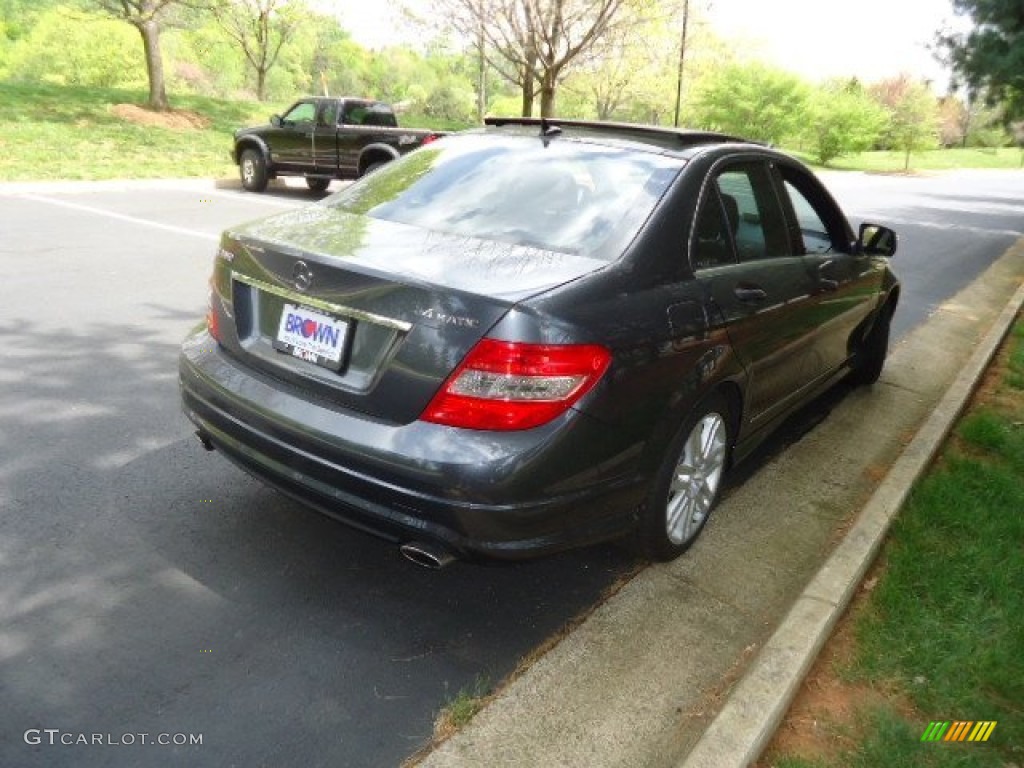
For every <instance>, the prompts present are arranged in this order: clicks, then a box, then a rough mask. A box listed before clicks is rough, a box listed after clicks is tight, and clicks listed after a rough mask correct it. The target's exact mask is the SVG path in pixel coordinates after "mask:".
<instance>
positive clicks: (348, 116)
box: [342, 101, 398, 128]
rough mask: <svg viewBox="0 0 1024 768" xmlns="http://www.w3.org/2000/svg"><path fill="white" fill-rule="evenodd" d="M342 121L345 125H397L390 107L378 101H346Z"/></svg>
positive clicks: (392, 126)
mask: <svg viewBox="0 0 1024 768" xmlns="http://www.w3.org/2000/svg"><path fill="white" fill-rule="evenodd" d="M342 122H343V123H344V124H345V125H379V126H385V127H389V128H394V127H395V126H397V125H398V121H397V120H395V113H394V112H393V111H392V109H391V107H389V106H388V105H387V104H382V103H379V102H378V103H374V102H359V101H349V102H346V103H345V111H344V112H343V113H342Z"/></svg>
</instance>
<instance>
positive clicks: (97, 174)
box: [0, 83, 287, 181]
mask: <svg viewBox="0 0 1024 768" xmlns="http://www.w3.org/2000/svg"><path fill="white" fill-rule="evenodd" d="M145 101H146V93H145V92H143V91H124V90H118V89H111V88H80V87H63V86H52V85H38V84H22V83H18V84H13V83H0V104H4V105H5V109H4V127H3V130H2V131H0V180H3V181H26V180H37V179H110V178H157V177H184V176H223V175H234V173H235V170H234V167H233V166H232V163H231V160H230V158H229V156H228V152H229V151H230V149H231V134H232V132H233V131H234V130H235V129H237V128H240V127H242V126H244V125H253V124H256V123H261V122H265V121H266V120H267V118H268V117H269V115H270V114H271V113H272V112H275V111H279V110H280V108H281V107H282V105H280V104H260V103H258V102H244V101H224V100H221V99H211V98H206V97H203V96H190V95H175V96H173V97H172V99H171V101H172V104H173V106H174V111H172V112H170V113H154V112H150V111H148V110H145V109H143V108H141V107H140V106H139V105H141V104H144V103H145ZM284 106H287V105H284Z"/></svg>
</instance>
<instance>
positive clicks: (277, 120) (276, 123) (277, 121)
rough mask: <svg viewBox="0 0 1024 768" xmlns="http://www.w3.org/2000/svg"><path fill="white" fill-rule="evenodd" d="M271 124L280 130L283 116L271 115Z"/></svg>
mask: <svg viewBox="0 0 1024 768" xmlns="http://www.w3.org/2000/svg"><path fill="white" fill-rule="evenodd" d="M270 124H271V125H272V126H274V127H275V128H280V127H281V116H280V115H271V116H270Z"/></svg>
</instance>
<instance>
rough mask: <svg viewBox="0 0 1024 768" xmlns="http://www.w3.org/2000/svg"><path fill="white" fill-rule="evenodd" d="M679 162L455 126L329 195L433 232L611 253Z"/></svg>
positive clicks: (352, 208) (354, 209) (346, 205)
mask: <svg viewBox="0 0 1024 768" xmlns="http://www.w3.org/2000/svg"><path fill="white" fill-rule="evenodd" d="M684 163H685V161H683V160H680V159H677V158H669V157H665V156H662V155H659V154H655V153H648V152H642V151H636V150H632V149H623V148H619V147H608V146H602V145H597V144H588V143H585V142H580V141H572V140H566V139H563V140H557V141H550V140H544V139H542V138H540V137H534V136H516V137H508V136H494V135H492V134H477V135H461V136H453V137H450V138H447V139H441V140H439V141H435V142H433V143H431V144H429V145H427V146H426V147H423V148H422V149H419V150H417V151H416V152H412V153H410V154H409V155H406V156H405V157H403V158H401V159H400V160H396V161H394V162H392V163H389V164H388V165H386V166H384V167H383V168H382V169H381V170H379V171H377V172H376V173H373V174H371V175H370V176H368V177H366V178H365V180H363V181H362V182H360V183H358V184H354V185H352V186H351V187H348V188H347V189H345V190H343V191H342V192H340V193H338V194H337V195H335V196H334V197H332V198H329V199H328V201H327V202H326V204H328V205H333V206H338V207H340V208H343V209H345V210H347V211H349V212H351V213H360V214H366V215H368V216H372V217H374V218H378V219H385V220H388V221H395V222H400V223H403V224H410V225H413V226H417V227H422V228H424V229H429V230H433V231H436V232H443V233H447V234H453V235H463V236H468V237H475V238H481V239H485V240H495V241H499V242H506V243H514V244H517V245H525V246H533V247H535V248H541V249H544V250H548V251H557V252H560V253H570V254H577V255H584V256H588V257H591V258H600V259H604V260H608V261H611V260H614V259H615V258H617V257H618V256H619V255H621V253H622V250H623V249H624V248H625V246H626V245H627V244H628V243H629V241H631V240H632V238H633V237H634V236H635V235H636V233H637V231H638V230H639V228H640V227H641V226H642V225H643V223H644V221H646V219H647V217H648V216H649V215H650V213H651V211H652V210H653V209H654V206H655V205H656V204H657V202H658V201H659V200H660V199H661V197H662V195H663V194H664V193H665V190H666V189H667V188H668V185H669V184H670V183H671V182H672V180H673V179H674V178H675V177H676V175H677V174H678V173H679V171H680V169H681V168H682V167H683V165H684Z"/></svg>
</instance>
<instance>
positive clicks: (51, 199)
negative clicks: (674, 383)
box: [0, 173, 1024, 767]
mask: <svg viewBox="0 0 1024 768" xmlns="http://www.w3.org/2000/svg"><path fill="white" fill-rule="evenodd" d="M827 182H828V183H829V185H830V187H832V189H833V191H834V192H835V194H836V196H837V198H838V199H839V200H840V202H841V203H843V204H844V206H846V207H847V210H848V211H849V212H850V213H851V214H852V215H855V216H856V217H858V218H866V219H871V220H875V221H880V222H881V223H888V224H892V225H893V226H895V227H896V228H897V229H898V230H899V231H900V233H901V235H902V241H901V249H900V252H899V253H898V255H897V257H896V266H897V268H898V270H899V272H900V274H901V276H902V277H903V279H904V283H905V291H904V302H903V306H902V307H901V310H900V312H899V313H898V314H897V318H896V329H897V333H903V332H905V331H906V330H907V329H909V328H910V327H912V326H913V325H915V324H917V323H918V322H921V321H923V320H924V319H925V318H927V316H928V314H929V312H930V311H932V310H933V309H934V308H935V307H936V306H938V305H939V304H940V303H942V302H943V301H944V300H945V299H946V298H948V297H949V296H950V295H952V294H953V293H954V292H955V291H956V290H957V289H958V288H960V287H961V286H962V285H964V284H966V283H967V282H969V281H970V279H971V278H972V277H973V276H975V275H976V274H978V273H980V272H981V271H982V270H983V269H984V268H985V267H986V266H987V265H988V264H989V263H991V261H993V260H994V259H995V258H996V257H997V256H998V255H999V254H1000V253H1002V251H1003V250H1004V249H1005V248H1006V247H1007V246H1008V245H1009V244H1010V243H1011V242H1013V240H1014V239H1016V237H1017V236H1019V235H1020V234H1021V233H1024V203H1022V201H1024V174H1018V173H1001V174H959V175H957V177H956V178H949V177H937V178H934V179H927V178H926V179H899V178H890V177H874V176H872V177H868V176H860V175H844V176H833V175H830V176H828V177H827ZM310 199H311V198H310V196H309V195H308V194H306V193H305V192H301V191H294V190H289V191H284V192H277V193H274V194H272V195H264V196H254V195H247V194H243V193H236V192H230V191H222V190H213V189H210V188H209V186H208V185H206V186H203V185H200V184H196V183H188V182H181V183H170V182H164V183H132V184H127V183H126V184H123V185H119V184H99V185H85V184H69V185H56V186H42V187H32V186H27V185H18V186H13V185H11V186H6V187H5V186H0V509H2V511H0V765H4V766H7V765H10V766H31V765H46V766H61V765H75V766H100V765H136V764H137V765H147V766H160V765H180V764H182V763H187V764H195V765H218V766H231V765H237V766H247V767H248V766H259V765H267V766H285V765H302V766H317V765H330V766H339V765H340V766H394V765H397V764H399V763H400V762H401V761H402V759H403V758H404V757H405V756H407V755H408V754H410V753H411V752H413V751H415V750H416V749H417V748H418V747H419V746H421V745H422V744H423V743H424V742H425V741H426V739H428V738H429V735H430V732H431V728H432V721H433V718H434V715H435V713H436V712H437V710H438V709H439V708H440V707H441V706H442V705H443V704H444V703H445V701H446V700H448V699H450V698H452V697H454V696H455V695H456V694H457V693H458V692H459V691H460V690H464V689H471V688H473V687H474V685H476V684H477V682H478V681H479V682H480V684H482V685H486V684H488V683H490V682H494V681H497V680H499V679H501V678H502V677H503V676H505V675H506V674H507V673H508V672H509V671H511V670H512V669H513V668H514V666H515V665H516V663H517V662H518V660H519V659H520V658H521V657H523V656H524V655H526V654H527V653H529V652H530V650H531V649H533V648H534V647H535V646H536V645H537V644H538V643H540V642H541V641H543V640H544V639H545V638H547V637H549V636H550V635H551V634H552V633H553V632H556V631H558V630H559V629H560V628H561V627H563V626H564V625H565V624H566V623H567V622H568V621H570V620H571V619H573V618H574V617H576V616H578V615H580V614H581V613H584V612H586V611H587V610H588V609H589V607H590V606H592V605H593V604H594V603H595V601H597V600H598V599H599V598H600V595H601V594H602V592H603V591H605V590H606V589H607V588H608V587H609V586H610V585H612V584H613V583H614V582H615V581H616V579H617V578H619V576H620V575H622V574H624V573H627V572H628V571H630V570H631V569H632V568H633V567H635V565H636V563H635V562H634V561H633V560H632V559H631V558H630V556H629V555H627V554H625V553H624V552H623V551H621V550H620V549H618V548H617V547H614V546H605V547H597V548H593V549H590V550H587V551H583V552H578V553H571V554H566V555H562V556H558V557H553V558H549V559H546V560H541V561H537V562H534V563H527V564H517V565H496V566H486V567H482V566H476V565H466V564H458V563H457V564H455V565H453V566H451V567H450V568H448V569H446V570H444V571H441V572H439V573H435V572H429V571H424V570H422V569H419V568H417V567H415V566H413V565H411V564H409V563H407V562H406V561H405V560H403V559H402V558H401V557H400V556H399V554H398V553H397V551H396V550H395V549H394V548H393V547H392V546H391V545H389V544H386V543H383V542H379V541H377V540H375V539H372V538H369V537H367V536H365V535H363V534H360V533H356V532H354V531H350V530H349V529H347V528H344V527H342V526H340V525H338V524H336V523H334V522H332V521H330V520H327V519H325V518H322V517H320V516H318V515H316V514H313V513H309V512H306V511H305V510H303V509H302V508H300V507H298V506H297V505H296V504H294V503H293V502H291V501H289V500H286V499H284V498H283V497H281V496H279V495H278V494H276V493H275V492H273V491H270V490H268V489H266V488H264V487H263V486H262V485H261V484H260V483H258V482H256V481H254V480H252V479H250V478H248V477H247V476H245V475H244V474H242V473H241V472H239V471H238V470H236V469H235V468H234V467H233V466H231V465H229V464H228V463H227V462H226V461H225V460H223V459H222V458H220V457H218V456H216V455H211V454H207V453H205V452H203V451H202V450H201V448H200V447H199V445H198V443H197V442H196V441H195V440H194V439H193V438H192V437H191V429H190V428H189V426H188V424H187V422H186V421H185V419H184V417H183V416H181V415H180V412H179V408H178V400H177V384H176V357H177V345H178V343H179V342H180V340H181V339H182V337H183V336H184V335H185V333H186V332H187V331H188V329H189V328H190V327H191V326H192V325H194V324H195V323H196V322H197V320H198V319H199V318H200V317H201V316H202V314H203V310H204V305H205V299H206V286H205V281H206V277H207V275H208V273H209V268H210V264H211V261H212V255H213V251H214V248H215V243H216V239H217V233H218V232H219V230H220V229H221V228H222V227H224V226H227V225H230V224H233V223H236V222H238V221H241V220H245V219H249V218H254V217H257V216H262V215H265V214H269V213H273V212H274V211H275V210H285V209H287V208H289V207H293V206H295V205H299V204H302V203H304V202H308V201H309V200H310ZM755 469H756V467H755ZM567 684H571V681H567ZM30 729H34V730H31V731H30ZM55 730H56V732H54V731H55ZM26 731H30V732H29V733H28V734H27V738H26ZM36 731H38V733H36ZM141 734H147V735H146V736H145V737H144V738H143V737H142V736H141ZM162 735H166V737H162ZM94 736H99V737H100V740H101V741H103V742H104V743H103V744H96V743H90V744H88V745H86V744H82V743H81V742H82V740H83V738H84V740H85V741H87V742H93V741H95V738H94ZM197 736H201V739H202V743H201V744H188V743H186V744H178V745H175V744H173V743H172V744H169V745H166V746H165V745H159V744H152V743H149V742H155V741H158V740H161V741H170V742H175V741H177V742H180V741H182V739H184V740H185V741H186V742H187V741H189V740H194V739H195V737H197ZM51 740H52V741H54V743H53V744H51V743H50V741H51ZM62 741H65V742H67V741H71V742H75V743H73V744H71V745H66V744H62V743H61V742H62ZM128 741H132V742H134V743H132V744H124V743H122V742H128ZM144 741H145V742H147V743H143V742H144ZM27 742H38V743H27ZM106 742H114V743H113V744H110V743H106Z"/></svg>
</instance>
